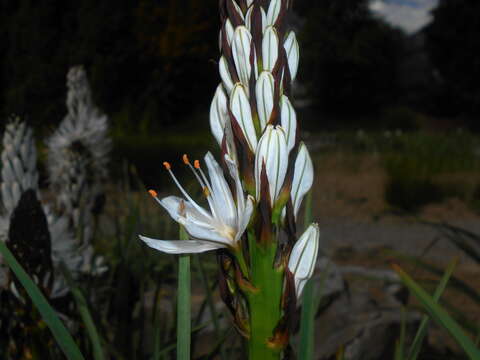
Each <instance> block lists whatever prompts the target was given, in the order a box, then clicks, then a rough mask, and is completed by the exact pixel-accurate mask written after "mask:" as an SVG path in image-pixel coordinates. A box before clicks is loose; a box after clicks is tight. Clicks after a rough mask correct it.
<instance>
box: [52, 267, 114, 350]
mask: <svg viewBox="0 0 480 360" xmlns="http://www.w3.org/2000/svg"><path fill="white" fill-rule="evenodd" d="M61 269H62V273H63V275H64V276H65V279H66V280H67V283H68V286H69V287H70V291H71V293H72V295H73V298H74V299H75V303H76V304H77V308H78V312H79V313H80V317H81V318H82V320H83V324H84V325H85V329H86V330H87V335H88V338H89V339H90V341H91V343H92V348H93V358H94V359H95V360H104V359H105V355H104V353H103V348H102V340H101V337H100V335H99V334H98V331H97V328H96V326H95V322H94V321H93V318H92V315H91V313H90V310H89V309H88V304H87V300H86V299H85V297H84V296H83V294H82V291H81V290H80V288H79V287H78V286H76V285H75V283H74V281H73V279H72V277H71V275H70V272H69V271H68V269H67V268H66V267H65V266H64V265H63V264H62V267H61Z"/></svg>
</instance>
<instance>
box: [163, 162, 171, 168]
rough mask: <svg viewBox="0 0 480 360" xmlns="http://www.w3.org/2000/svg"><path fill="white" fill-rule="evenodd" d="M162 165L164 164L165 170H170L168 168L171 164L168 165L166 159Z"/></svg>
mask: <svg viewBox="0 0 480 360" xmlns="http://www.w3.org/2000/svg"><path fill="white" fill-rule="evenodd" d="M163 166H165V169H167V170H170V169H171V168H172V166H171V165H170V163H169V162H167V161H165V162H164V163H163Z"/></svg>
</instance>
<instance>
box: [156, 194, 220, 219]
mask: <svg viewBox="0 0 480 360" xmlns="http://www.w3.org/2000/svg"><path fill="white" fill-rule="evenodd" d="M157 201H158V200H157ZM158 203H159V204H160V205H162V207H163V208H164V209H165V210H167V212H168V214H169V215H170V216H171V217H172V219H173V220H175V221H177V222H178V221H180V218H189V219H190V221H195V222H196V223H197V224H198V225H203V226H210V225H209V224H210V223H211V220H212V217H211V216H206V214H205V213H206V212H200V211H198V210H197V208H196V207H194V206H193V205H192V204H190V202H188V201H186V200H184V199H182V198H180V197H178V196H167V197H165V198H163V199H162V200H160V201H158Z"/></svg>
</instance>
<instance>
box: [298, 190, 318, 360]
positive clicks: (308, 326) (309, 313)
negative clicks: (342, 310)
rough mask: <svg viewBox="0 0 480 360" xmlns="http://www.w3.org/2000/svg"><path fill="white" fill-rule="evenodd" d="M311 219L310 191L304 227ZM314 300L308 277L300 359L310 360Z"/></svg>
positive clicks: (312, 284)
mask: <svg viewBox="0 0 480 360" xmlns="http://www.w3.org/2000/svg"><path fill="white" fill-rule="evenodd" d="M311 221H312V192H311V191H310V192H309V193H308V195H307V198H306V202H305V228H307V227H308V225H309V224H310V222H311ZM315 311H316V307H315V301H314V282H313V279H309V280H308V281H307V283H306V284H305V287H304V290H303V304H302V313H301V319H300V350H299V359H300V360H312V359H313V352H314V338H315V328H314V325H315V324H314V320H315Z"/></svg>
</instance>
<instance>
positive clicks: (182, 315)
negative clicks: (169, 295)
mask: <svg viewBox="0 0 480 360" xmlns="http://www.w3.org/2000/svg"><path fill="white" fill-rule="evenodd" d="M180 240H188V235H187V233H186V232H185V229H184V228H183V227H180ZM190 277H191V275H190V255H180V257H179V263H178V299H177V360H190V345H191V337H190V332H191V327H192V323H191V307H190V301H191V294H190V282H191V279H190Z"/></svg>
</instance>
